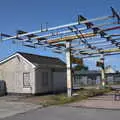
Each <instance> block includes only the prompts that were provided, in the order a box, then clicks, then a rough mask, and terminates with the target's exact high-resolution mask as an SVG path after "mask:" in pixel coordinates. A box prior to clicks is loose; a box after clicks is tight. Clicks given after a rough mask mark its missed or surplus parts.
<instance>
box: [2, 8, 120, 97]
mask: <svg viewBox="0 0 120 120" xmlns="http://www.w3.org/2000/svg"><path fill="white" fill-rule="evenodd" d="M111 11H112V12H111V13H112V14H111V15H108V16H103V17H98V18H94V19H90V20H88V19H87V18H85V17H83V16H82V15H79V16H78V21H77V22H74V23H70V24H65V25H60V26H56V27H51V28H48V25H47V24H46V27H45V28H43V26H42V25H41V27H40V30H37V31H33V32H26V31H23V30H17V32H16V35H14V36H11V35H8V34H4V33H1V34H0V36H1V41H6V40H14V41H16V42H22V43H23V45H24V46H27V47H32V48H37V47H40V46H45V47H47V48H48V49H52V50H53V51H54V52H56V53H63V52H65V53H66V60H67V61H66V62H67V81H69V82H68V89H69V90H68V91H69V92H68V96H71V90H70V89H71V82H70V81H71V79H72V78H71V65H70V64H71V54H72V56H74V57H78V58H89V57H96V56H100V55H114V54H119V53H120V15H119V14H118V13H117V12H116V11H115V9H114V8H112V7H111Z"/></svg>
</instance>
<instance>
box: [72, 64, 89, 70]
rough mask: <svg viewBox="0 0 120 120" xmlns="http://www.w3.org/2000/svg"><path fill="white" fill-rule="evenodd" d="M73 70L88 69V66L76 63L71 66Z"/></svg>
mask: <svg viewBox="0 0 120 120" xmlns="http://www.w3.org/2000/svg"><path fill="white" fill-rule="evenodd" d="M73 69H74V70H79V71H80V70H86V71H87V70H88V67H87V66H84V65H76V66H74V67H73Z"/></svg>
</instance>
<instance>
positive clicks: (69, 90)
mask: <svg viewBox="0 0 120 120" xmlns="http://www.w3.org/2000/svg"><path fill="white" fill-rule="evenodd" d="M66 64H67V95H68V97H71V96H72V72H71V42H70V41H66Z"/></svg>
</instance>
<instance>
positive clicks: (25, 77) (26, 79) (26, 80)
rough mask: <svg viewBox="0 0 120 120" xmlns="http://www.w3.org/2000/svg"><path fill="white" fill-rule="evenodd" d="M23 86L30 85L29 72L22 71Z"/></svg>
mask: <svg viewBox="0 0 120 120" xmlns="http://www.w3.org/2000/svg"><path fill="white" fill-rule="evenodd" d="M23 87H30V72H24V73H23Z"/></svg>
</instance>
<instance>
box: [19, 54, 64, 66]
mask: <svg viewBox="0 0 120 120" xmlns="http://www.w3.org/2000/svg"><path fill="white" fill-rule="evenodd" d="M17 53H19V54H20V55H22V56H23V57H24V58H26V59H27V60H28V61H29V62H31V63H32V64H34V65H35V66H36V67H39V66H41V65H46V66H51V67H52V66H53V67H64V68H65V66H66V64H65V63H64V62H63V61H62V60H60V59H59V58H53V57H47V56H41V55H35V54H30V53H23V52H17Z"/></svg>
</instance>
